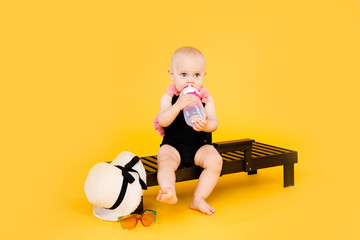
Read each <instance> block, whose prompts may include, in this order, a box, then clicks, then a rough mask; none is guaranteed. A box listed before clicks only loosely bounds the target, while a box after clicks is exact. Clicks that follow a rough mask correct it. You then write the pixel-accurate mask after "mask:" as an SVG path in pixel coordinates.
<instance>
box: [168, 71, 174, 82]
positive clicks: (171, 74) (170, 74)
mask: <svg viewBox="0 0 360 240" xmlns="http://www.w3.org/2000/svg"><path fill="white" fill-rule="evenodd" d="M168 74H169V77H170V79H171V80H172V81H174V79H173V78H174V76H173V75H174V73H173V72H172V71H171V69H168Z"/></svg>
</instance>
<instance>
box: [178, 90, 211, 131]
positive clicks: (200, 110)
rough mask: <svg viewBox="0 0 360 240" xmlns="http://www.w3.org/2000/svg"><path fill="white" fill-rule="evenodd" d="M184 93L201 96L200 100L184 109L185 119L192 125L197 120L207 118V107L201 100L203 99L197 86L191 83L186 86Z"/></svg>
mask: <svg viewBox="0 0 360 240" xmlns="http://www.w3.org/2000/svg"><path fill="white" fill-rule="evenodd" d="M183 93H184V94H194V95H195V96H197V97H199V101H197V102H193V103H189V104H188V105H187V106H186V107H185V108H184V109H183V112H184V118H185V121H186V123H187V124H188V125H189V126H190V127H192V126H193V125H194V122H195V121H196V120H203V121H204V120H205V118H206V115H205V109H204V106H203V105H202V103H201V100H200V99H201V95H200V93H199V92H198V91H197V90H196V88H194V87H192V86H191V84H190V83H189V85H188V86H187V87H186V88H184V90H183Z"/></svg>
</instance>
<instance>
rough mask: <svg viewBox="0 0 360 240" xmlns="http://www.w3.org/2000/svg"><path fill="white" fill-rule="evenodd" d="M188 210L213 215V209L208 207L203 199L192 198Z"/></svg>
mask: <svg viewBox="0 0 360 240" xmlns="http://www.w3.org/2000/svg"><path fill="white" fill-rule="evenodd" d="M190 208H191V209H194V210H199V211H200V212H202V213H205V214H207V215H212V214H213V213H215V208H213V207H212V206H210V205H209V204H208V203H207V202H206V201H205V199H203V198H195V197H194V198H193V200H192V201H191V203H190Z"/></svg>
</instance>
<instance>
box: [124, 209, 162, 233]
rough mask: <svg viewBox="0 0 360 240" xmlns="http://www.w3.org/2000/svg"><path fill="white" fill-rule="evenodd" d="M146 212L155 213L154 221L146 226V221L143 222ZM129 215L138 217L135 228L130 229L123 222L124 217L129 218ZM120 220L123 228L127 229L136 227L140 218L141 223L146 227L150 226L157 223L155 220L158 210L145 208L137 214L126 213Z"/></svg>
mask: <svg viewBox="0 0 360 240" xmlns="http://www.w3.org/2000/svg"><path fill="white" fill-rule="evenodd" d="M145 212H151V213H153V214H154V221H153V222H152V223H151V224H150V225H149V226H145V225H144V223H143V222H142V217H143V214H144V213H145ZM128 217H135V219H136V223H135V226H134V227H133V228H130V229H128V228H125V227H124V226H123V224H122V221H123V219H125V218H128ZM118 220H119V222H120V225H121V227H122V228H123V229H125V230H131V229H134V228H135V227H136V226H137V224H138V221H139V220H140V222H141V224H142V225H143V226H144V227H150V226H151V225H153V224H154V223H155V220H156V211H154V210H151V209H145V210H144V211H142V212H141V213H140V214H135V213H134V214H129V215H126V216H122V217H119V218H118Z"/></svg>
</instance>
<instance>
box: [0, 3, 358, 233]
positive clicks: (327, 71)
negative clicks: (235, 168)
mask: <svg viewBox="0 0 360 240" xmlns="http://www.w3.org/2000/svg"><path fill="white" fill-rule="evenodd" d="M359 12H360V10H359V1H355V0H353V1H350V0H347V1H346V0H337V1H335V0H334V1H329V0H326V1H325V0H319V1H310V0H304V1H286V0H274V1H265V0H256V1H244V0H241V1H231V0H224V1H220V2H219V1H213V2H211V1H188V0H184V1H181V2H172V1H134V2H130V1H126V2H124V1H3V2H2V3H1V4H0V24H1V29H0V32H1V38H0V39H1V40H0V41H1V45H0V59H1V62H0V79H1V87H0V91H1V94H0V98H1V99H0V100H1V156H0V157H1V168H0V169H1V170H0V171H1V174H0V183H1V197H0V199H1V200H0V201H1V202H0V203H1V208H2V210H1V225H0V228H1V236H2V238H3V236H5V238H4V239H20V238H23V239H174V238H175V239H200V238H201V239H203V237H204V238H205V239H265V238H266V239H317V238H321V239H360V234H359V228H358V226H359V223H360V217H359V214H360V207H359V202H360V198H359V186H358V185H359V182H360V181H359V177H358V175H359V169H358V168H359V167H360V164H359V160H360V157H359V151H357V149H358V148H359V147H358V145H359V134H360V131H359V126H358V124H359V122H360V119H359V114H358V112H359V103H360V101H359V89H360V88H359V87H360V85H359V80H360V74H359V65H360V57H359V56H360V47H359V43H360V14H359ZM184 45H190V46H194V47H197V48H199V49H200V50H201V51H202V52H203V53H204V55H205V57H206V61H207V76H206V79H205V80H204V85H205V86H206V87H207V88H208V89H209V91H210V93H211V95H212V96H213V98H214V99H215V103H216V109H217V114H218V117H219V120H220V126H219V128H218V130H217V131H216V132H215V133H214V135H213V136H214V140H215V141H224V140H232V139H237V138H247V137H248V138H253V139H255V140H256V141H259V142H264V143H268V144H273V145H276V146H281V147H285V148H289V149H294V150H297V151H298V152H299V163H298V164H297V165H296V166H295V187H291V188H283V187H282V168H281V167H277V168H270V169H264V170H260V171H259V172H258V174H257V175H255V176H247V175H246V174H245V173H238V174H232V175H226V176H223V177H221V178H220V180H219V183H218V185H217V187H216V189H215V190H214V192H213V194H212V195H211V197H210V198H209V203H210V204H211V205H213V206H214V207H215V208H216V209H217V212H216V214H215V215H213V216H211V217H209V216H205V215H203V214H200V213H199V212H195V211H192V210H190V209H189V207H188V206H189V203H190V201H191V197H192V193H193V191H194V189H195V186H196V181H189V182H186V183H178V184H177V185H176V186H177V189H178V196H179V199H180V201H179V203H178V204H177V206H168V205H164V204H160V203H158V202H157V201H156V200H155V197H156V194H157V192H158V190H159V188H158V187H151V188H149V190H148V191H146V192H145V194H144V198H145V207H147V208H151V209H154V210H157V211H158V219H157V222H156V223H155V225H153V226H152V227H151V228H144V227H143V226H141V225H140V226H138V227H137V228H136V229H135V230H133V231H123V230H122V229H121V227H120V226H119V224H118V223H110V222H105V221H101V220H98V219H97V218H95V217H94V216H93V215H92V212H91V209H92V206H91V204H90V203H89V202H88V201H87V199H86V196H85V193H84V190H83V185H84V182H85V179H86V176H87V173H88V171H89V170H90V168H91V167H92V166H93V165H94V164H96V163H98V162H102V161H111V160H113V159H114V158H115V157H116V156H117V154H119V153H120V152H121V151H124V150H127V151H131V152H133V153H135V154H137V155H139V156H144V155H152V154H156V152H157V150H158V146H159V143H160V141H161V138H160V137H159V136H158V135H157V134H156V132H155V131H153V130H152V119H153V117H154V115H155V114H156V113H157V111H158V107H159V100H160V97H161V95H162V94H163V93H164V92H165V89H166V87H167V85H168V84H169V82H170V80H169V77H168V75H167V69H168V68H169V65H170V57H171V54H172V53H173V51H174V50H175V49H176V48H178V47H180V46H184Z"/></svg>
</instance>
